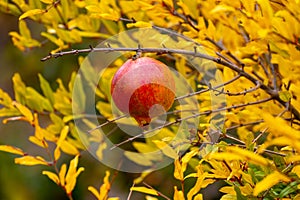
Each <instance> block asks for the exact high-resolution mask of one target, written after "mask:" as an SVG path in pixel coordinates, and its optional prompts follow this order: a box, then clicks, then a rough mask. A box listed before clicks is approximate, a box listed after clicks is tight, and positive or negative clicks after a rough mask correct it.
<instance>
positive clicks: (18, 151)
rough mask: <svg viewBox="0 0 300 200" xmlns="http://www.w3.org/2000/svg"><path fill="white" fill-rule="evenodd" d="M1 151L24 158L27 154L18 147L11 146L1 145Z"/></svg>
mask: <svg viewBox="0 0 300 200" xmlns="http://www.w3.org/2000/svg"><path fill="white" fill-rule="evenodd" d="M0 151H5V152H8V153H13V154H17V155H21V156H24V155H25V154H26V153H24V152H23V150H22V149H19V148H17V147H13V146H9V145H0Z"/></svg>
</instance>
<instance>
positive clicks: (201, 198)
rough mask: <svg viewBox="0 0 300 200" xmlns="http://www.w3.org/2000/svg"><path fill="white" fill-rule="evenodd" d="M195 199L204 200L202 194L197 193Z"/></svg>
mask: <svg viewBox="0 0 300 200" xmlns="http://www.w3.org/2000/svg"><path fill="white" fill-rule="evenodd" d="M194 200H203V196H202V194H197V195H196V196H195V197H194Z"/></svg>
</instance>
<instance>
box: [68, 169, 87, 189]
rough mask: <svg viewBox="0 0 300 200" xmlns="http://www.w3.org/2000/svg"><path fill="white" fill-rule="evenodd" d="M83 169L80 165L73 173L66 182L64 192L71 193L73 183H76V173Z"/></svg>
mask: <svg viewBox="0 0 300 200" xmlns="http://www.w3.org/2000/svg"><path fill="white" fill-rule="evenodd" d="M83 171H84V168H83V167H80V168H79V169H78V170H77V172H76V173H75V174H74V176H73V177H72V179H70V180H69V181H68V182H67V183H66V186H65V187H66V193H67V194H71V193H72V191H73V190H74V188H75V185H76V181H77V177H78V175H79V174H80V173H81V172H83Z"/></svg>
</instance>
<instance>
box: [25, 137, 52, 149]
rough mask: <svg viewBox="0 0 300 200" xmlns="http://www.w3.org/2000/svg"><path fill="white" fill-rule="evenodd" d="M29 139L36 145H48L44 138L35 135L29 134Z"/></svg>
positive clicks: (45, 146)
mask: <svg viewBox="0 0 300 200" xmlns="http://www.w3.org/2000/svg"><path fill="white" fill-rule="evenodd" d="M29 141H30V142H32V143H33V144H36V145H38V146H40V147H42V148H47V147H48V143H47V142H46V141H45V140H40V139H39V138H37V137H35V136H30V137H29Z"/></svg>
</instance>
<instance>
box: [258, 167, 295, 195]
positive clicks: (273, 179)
mask: <svg viewBox="0 0 300 200" xmlns="http://www.w3.org/2000/svg"><path fill="white" fill-rule="evenodd" d="M281 181H284V182H289V181H290V179H289V177H287V176H285V175H284V174H282V173H280V172H278V171H274V172H273V173H271V174H269V175H268V176H266V177H265V178H264V179H263V180H262V181H260V182H258V183H257V184H256V185H255V187H254V190H253V195H254V196H257V195H258V194H259V193H261V192H263V191H265V190H267V189H269V188H271V187H272V186H274V185H276V184H277V183H280V182H281Z"/></svg>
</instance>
